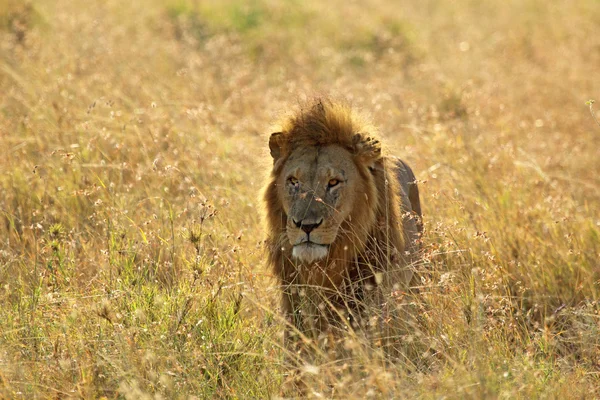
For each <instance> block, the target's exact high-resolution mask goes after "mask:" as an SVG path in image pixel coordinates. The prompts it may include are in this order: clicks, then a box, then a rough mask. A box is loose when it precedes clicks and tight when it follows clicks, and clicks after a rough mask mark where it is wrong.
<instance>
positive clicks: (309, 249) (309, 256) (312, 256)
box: [292, 243, 329, 264]
mask: <svg viewBox="0 0 600 400" xmlns="http://www.w3.org/2000/svg"><path fill="white" fill-rule="evenodd" d="M328 253H329V246H327V245H322V244H316V243H302V244H298V245H296V246H294V248H293V249H292V257H294V258H295V259H297V260H298V261H301V262H304V263H307V264H311V263H313V262H315V261H319V260H322V259H323V258H325V257H327V254H328Z"/></svg>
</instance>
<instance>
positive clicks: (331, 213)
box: [277, 145, 362, 263]
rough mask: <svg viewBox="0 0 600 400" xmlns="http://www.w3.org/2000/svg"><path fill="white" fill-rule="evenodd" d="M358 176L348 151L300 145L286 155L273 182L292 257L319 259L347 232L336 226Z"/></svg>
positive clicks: (351, 202) (345, 215)
mask: <svg viewBox="0 0 600 400" xmlns="http://www.w3.org/2000/svg"><path fill="white" fill-rule="evenodd" d="M360 179H361V176H360V174H359V172H358V169H357V167H356V165H355V164H354V160H353V157H352V155H351V154H350V152H349V151H348V150H346V149H344V148H342V147H340V146H337V145H329V146H325V147H318V146H313V147H303V148H299V149H297V150H295V151H293V152H292V153H291V154H290V156H289V157H288V159H287V160H286V162H285V164H284V166H283V169H282V173H281V175H280V176H279V181H278V184H277V187H278V192H279V196H280V200H281V202H282V205H283V209H284V211H285V213H286V214H287V224H286V234H287V239H288V240H289V243H290V245H291V246H292V249H293V250H292V257H293V258H295V259H296V260H297V261H300V262H304V263H312V262H315V261H318V260H321V259H324V258H326V257H327V255H328V254H329V249H330V246H331V245H332V244H333V243H334V242H335V241H336V239H337V238H338V237H339V236H340V235H348V232H344V229H343V228H340V227H341V226H342V223H343V222H344V221H346V220H347V219H349V218H350V215H351V212H352V211H353V209H354V208H355V199H356V197H357V196H358V195H360V193H357V191H360V189H361V186H362V185H360Z"/></svg>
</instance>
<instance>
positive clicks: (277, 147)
mask: <svg viewBox="0 0 600 400" xmlns="http://www.w3.org/2000/svg"><path fill="white" fill-rule="evenodd" d="M282 136H283V133H281V132H275V133H272V134H271V136H270V137H269V149H270V150H271V157H273V161H277V160H278V159H279V158H280V157H281V154H282V153H283V137H282Z"/></svg>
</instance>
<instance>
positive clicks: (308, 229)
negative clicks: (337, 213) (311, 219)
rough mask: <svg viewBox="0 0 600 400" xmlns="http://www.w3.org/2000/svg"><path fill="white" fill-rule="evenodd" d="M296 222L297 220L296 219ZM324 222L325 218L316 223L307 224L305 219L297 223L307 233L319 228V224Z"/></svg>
mask: <svg viewBox="0 0 600 400" xmlns="http://www.w3.org/2000/svg"><path fill="white" fill-rule="evenodd" d="M294 222H295V221H294ZM322 223H323V220H320V221H319V222H317V223H316V224H310V223H309V224H307V223H305V222H304V221H300V224H296V226H298V227H299V228H301V229H302V230H303V231H304V232H306V233H311V232H312V231H313V230H314V229H316V228H318V227H319V225H321V224H322Z"/></svg>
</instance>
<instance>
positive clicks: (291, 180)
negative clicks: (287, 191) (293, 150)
mask: <svg viewBox="0 0 600 400" xmlns="http://www.w3.org/2000/svg"><path fill="white" fill-rule="evenodd" d="M288 183H289V184H290V185H292V186H294V187H298V179H296V178H295V177H293V176H290V177H289V178H288Z"/></svg>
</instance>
